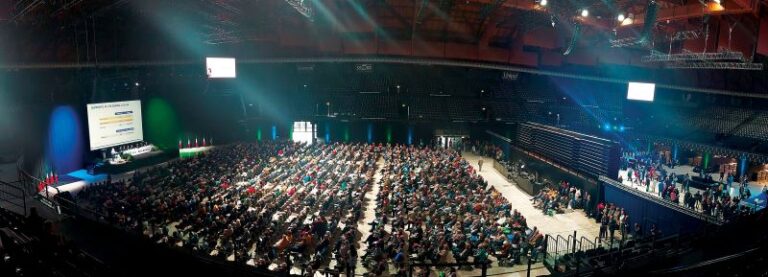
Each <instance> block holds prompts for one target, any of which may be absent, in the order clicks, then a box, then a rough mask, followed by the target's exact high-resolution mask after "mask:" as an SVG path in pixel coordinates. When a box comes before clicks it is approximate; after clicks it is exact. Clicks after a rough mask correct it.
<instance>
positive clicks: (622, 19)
mask: <svg viewBox="0 0 768 277" xmlns="http://www.w3.org/2000/svg"><path fill="white" fill-rule="evenodd" d="M616 19H618V20H619V22H624V19H627V18H626V17H624V14H623V13H620V14H619V16H618V17H617V18H616Z"/></svg>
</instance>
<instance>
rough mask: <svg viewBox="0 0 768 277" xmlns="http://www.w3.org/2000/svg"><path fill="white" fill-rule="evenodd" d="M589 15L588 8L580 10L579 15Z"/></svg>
mask: <svg viewBox="0 0 768 277" xmlns="http://www.w3.org/2000/svg"><path fill="white" fill-rule="evenodd" d="M587 16H589V10H587V9H583V10H581V17H587Z"/></svg>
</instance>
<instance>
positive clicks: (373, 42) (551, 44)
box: [0, 0, 768, 67]
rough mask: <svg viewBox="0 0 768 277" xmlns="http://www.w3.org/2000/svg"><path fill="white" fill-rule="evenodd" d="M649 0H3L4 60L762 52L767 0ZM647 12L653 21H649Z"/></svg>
mask: <svg viewBox="0 0 768 277" xmlns="http://www.w3.org/2000/svg"><path fill="white" fill-rule="evenodd" d="M542 1H543V2H542ZM656 1H657V2H649V1H645V0H642V1H639V0H617V1H592V0H584V1H578V0H360V1H350V0H347V1H339V0H303V1H302V0H249V1H246V0H214V1H209V0H185V1H181V0H177V1H170V0H153V1H150V0H89V1H85V0H15V1H4V4H0V22H2V23H0V25H2V27H1V28H3V29H2V30H3V32H4V33H5V37H4V39H3V40H4V42H3V43H2V44H3V45H2V46H3V47H4V49H3V50H4V52H5V53H7V55H4V57H3V60H2V61H4V62H5V63H6V64H8V63H29V62H47V63H50V62H54V63H71V62H93V61H96V60H97V59H98V61H126V60H127V61H137V60H150V61H163V60H173V59H176V60H178V59H183V58H186V57H195V58H196V56H199V55H208V54H228V55H235V56H238V57H309V56H323V57H328V56H401V57H416V58H435V59H451V60H468V61H481V62H492V63H501V64H511V65H520V66H528V67H540V66H560V65H563V64H577V65H598V64H620V65H636V66H643V67H658V66H660V65H659V64H658V63H648V62H643V61H642V56H645V55H648V54H649V53H650V52H651V51H650V50H652V49H654V50H657V51H659V53H687V52H692V53H703V52H710V53H711V52H717V51H721V50H724V49H726V50H733V51H735V52H740V53H742V54H743V56H744V57H745V58H744V60H745V61H752V60H753V59H754V57H755V54H756V53H757V54H762V55H765V54H768V20H767V19H765V18H761V17H760V15H761V14H765V12H764V11H761V9H764V8H765V7H766V2H767V1H766V0H695V1H694V0H656ZM716 1H719V4H718V3H717V2H716ZM654 6H655V9H654V8H653V7H654ZM584 10H587V11H588V15H587V16H582V12H583V11H584ZM649 10H655V11H656V12H655V13H652V12H651V13H649ZM619 15H622V16H623V17H624V20H623V21H619V20H618V18H617V17H618V16H619ZM653 18H655V20H653V21H652V23H653V24H646V23H645V21H647V19H653ZM761 25H764V27H761ZM163 36H165V37H170V39H164V38H160V37H163ZM131 40H132V41H131ZM136 40H140V42H142V43H143V44H139V45H141V46H137V43H136ZM178 46H181V48H182V49H178ZM569 50H570V51H569ZM146 52H152V53H150V54H148V53H146ZM179 53H188V54H189V56H184V55H182V54H179ZM565 53H567V55H565Z"/></svg>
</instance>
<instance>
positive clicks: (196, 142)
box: [195, 137, 197, 147]
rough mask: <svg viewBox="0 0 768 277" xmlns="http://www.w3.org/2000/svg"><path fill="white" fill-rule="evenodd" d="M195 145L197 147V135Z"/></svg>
mask: <svg viewBox="0 0 768 277" xmlns="http://www.w3.org/2000/svg"><path fill="white" fill-rule="evenodd" d="M195 147H197V137H195Z"/></svg>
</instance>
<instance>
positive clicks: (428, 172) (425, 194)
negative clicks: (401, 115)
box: [364, 146, 544, 276]
mask: <svg viewBox="0 0 768 277" xmlns="http://www.w3.org/2000/svg"><path fill="white" fill-rule="evenodd" d="M383 156H384V160H385V165H384V168H383V170H382V176H383V177H382V179H381V181H380V184H379V185H380V187H381V190H380V192H379V194H378V195H377V207H376V211H375V212H376V216H375V220H374V221H373V222H371V223H370V224H371V225H372V227H371V235H370V236H369V237H368V238H366V239H365V242H366V244H367V247H368V249H367V252H366V253H365V257H364V261H365V263H364V264H365V265H366V266H367V267H368V269H369V270H370V271H371V273H372V274H374V275H376V276H380V275H381V274H384V273H385V272H389V271H390V266H392V267H393V268H394V269H395V270H396V271H397V273H396V274H398V275H403V276H404V274H405V272H406V270H407V268H406V267H405V264H406V263H407V262H408V261H416V262H422V263H447V262H460V263H461V262H472V263H487V262H489V261H492V260H497V261H499V264H501V265H507V264H513V263H520V259H521V257H523V256H525V255H526V254H527V253H529V252H531V253H532V255H533V257H536V256H537V253H540V252H541V249H542V247H544V245H543V244H544V239H543V234H542V233H541V232H540V231H539V230H538V229H537V228H536V227H533V229H530V228H529V226H528V225H527V223H526V220H525V217H523V216H522V215H521V214H520V213H519V212H517V211H516V210H513V209H512V207H511V205H510V203H509V202H508V201H507V200H506V199H505V198H504V197H503V196H502V195H501V194H500V193H499V192H498V191H496V190H495V189H494V188H493V187H489V186H488V185H487V182H486V181H485V180H483V178H482V177H481V176H480V175H478V174H477V173H476V172H475V170H474V168H473V167H471V166H470V165H469V164H468V162H467V161H466V160H464V159H462V158H461V155H460V154H459V153H458V152H457V151H455V150H452V149H432V148H418V147H407V146H395V147H391V148H387V149H386V151H385V152H384V153H383ZM489 264H490V263H489ZM442 270H446V271H448V272H452V271H455V270H456V268H450V269H445V268H443V269H442ZM444 273H445V272H444ZM420 274H429V273H428V272H426V271H422V272H421V273H420Z"/></svg>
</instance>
